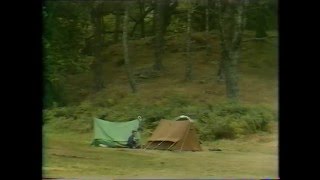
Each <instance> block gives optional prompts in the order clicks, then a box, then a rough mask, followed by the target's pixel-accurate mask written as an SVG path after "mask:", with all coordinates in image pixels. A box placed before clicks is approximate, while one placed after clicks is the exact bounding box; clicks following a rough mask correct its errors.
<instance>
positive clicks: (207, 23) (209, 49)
mask: <svg viewBox="0 0 320 180" xmlns="http://www.w3.org/2000/svg"><path fill="white" fill-rule="evenodd" d="M206 35H207V46H206V55H207V56H209V55H210V54H211V51H212V49H211V48H212V47H211V45H210V41H209V36H210V33H209V0H206Z"/></svg>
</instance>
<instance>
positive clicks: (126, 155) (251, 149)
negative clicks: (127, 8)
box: [43, 131, 278, 179]
mask: <svg viewBox="0 0 320 180" xmlns="http://www.w3.org/2000/svg"><path fill="white" fill-rule="evenodd" d="M91 138H92V134H91V133H82V134H79V133H52V132H50V133H45V136H44V142H45V144H44V162H43V173H44V176H45V177H58V178H62V177H63V178H93V179H95V178H103V179H105V178H277V177H278V144H277V142H278V141H277V131H274V132H273V133H272V134H255V135H252V136H247V137H244V138H240V139H237V140H219V141H215V142H204V143H203V144H202V147H203V151H202V152H171V151H160V150H143V149H141V150H130V149H111V148H102V147H101V148H100V147H98V148H97V147H92V146H90V142H91V140H92V139H91ZM209 148H220V149H221V150H222V151H208V149H209Z"/></svg>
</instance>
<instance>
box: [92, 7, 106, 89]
mask: <svg viewBox="0 0 320 180" xmlns="http://www.w3.org/2000/svg"><path fill="white" fill-rule="evenodd" d="M91 15H92V18H91V19H92V24H93V25H94V42H95V43H94V49H93V55H94V57H95V60H94V63H93V65H92V69H93V75H94V86H95V90H96V91H99V90H101V89H102V88H104V87H105V81H104V77H103V74H104V69H103V63H102V61H103V59H102V54H101V53H102V52H101V51H102V47H103V44H104V38H103V33H102V32H103V15H102V14H101V13H99V12H98V11H97V9H94V10H93V12H92V14H91Z"/></svg>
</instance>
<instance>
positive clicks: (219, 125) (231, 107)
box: [199, 103, 275, 140]
mask: <svg viewBox="0 0 320 180" xmlns="http://www.w3.org/2000/svg"><path fill="white" fill-rule="evenodd" d="M274 120H275V113H274V112H272V110H270V109H268V108H266V107H263V106H255V107H249V106H241V105H238V104H228V103H227V104H221V105H217V106H214V107H213V110H212V112H210V113H209V114H208V118H206V119H205V121H206V122H203V121H202V122H199V127H200V134H201V135H200V138H201V139H203V140H213V139H221V138H227V139H233V138H237V137H239V136H241V135H246V134H252V133H256V132H259V131H269V130H270V129H269V127H270V126H269V125H270V122H271V121H274Z"/></svg>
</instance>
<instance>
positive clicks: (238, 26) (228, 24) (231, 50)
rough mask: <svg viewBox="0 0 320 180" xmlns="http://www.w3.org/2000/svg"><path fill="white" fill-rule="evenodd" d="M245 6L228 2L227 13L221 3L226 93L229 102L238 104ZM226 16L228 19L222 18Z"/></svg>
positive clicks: (222, 64) (220, 22)
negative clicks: (238, 67) (239, 62)
mask: <svg viewBox="0 0 320 180" xmlns="http://www.w3.org/2000/svg"><path fill="white" fill-rule="evenodd" d="M243 4H244V0H241V1H238V2H228V3H226V4H225V6H226V7H225V8H226V9H225V11H224V12H223V11H222V10H221V2H220V1H219V9H220V12H219V26H220V27H219V29H220V38H221V49H222V59H221V60H222V63H221V67H222V71H223V73H224V75H225V78H226V93H227V97H228V99H229V100H231V101H233V102H238V98H239V87H238V72H237V63H238V61H239V53H240V49H241V48H240V45H241V37H242V31H243ZM223 16H226V19H225V20H224V18H222V17H223Z"/></svg>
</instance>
